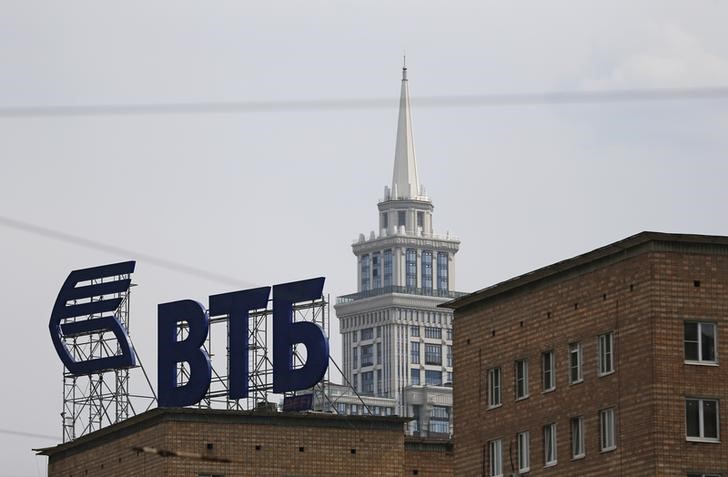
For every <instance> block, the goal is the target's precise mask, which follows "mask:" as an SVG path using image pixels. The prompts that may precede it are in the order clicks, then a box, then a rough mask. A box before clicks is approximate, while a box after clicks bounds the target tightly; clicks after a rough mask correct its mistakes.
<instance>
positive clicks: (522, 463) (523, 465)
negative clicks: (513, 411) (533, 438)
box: [518, 432, 530, 472]
mask: <svg viewBox="0 0 728 477" xmlns="http://www.w3.org/2000/svg"><path fill="white" fill-rule="evenodd" d="M528 440H529V439H528V432H521V433H519V434H518V470H519V471H521V472H524V471H527V470H528V468H529V466H530V462H529V461H530V457H529V449H528Z"/></svg>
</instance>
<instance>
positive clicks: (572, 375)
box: [569, 343, 583, 384]
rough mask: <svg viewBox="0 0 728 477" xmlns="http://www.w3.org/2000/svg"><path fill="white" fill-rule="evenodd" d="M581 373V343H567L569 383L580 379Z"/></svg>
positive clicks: (574, 382)
mask: <svg viewBox="0 0 728 477" xmlns="http://www.w3.org/2000/svg"><path fill="white" fill-rule="evenodd" d="M582 379H583V378H582V373H581V343H571V344H570V345H569V382H570V383H571V384H576V383H580V382H581V381H582Z"/></svg>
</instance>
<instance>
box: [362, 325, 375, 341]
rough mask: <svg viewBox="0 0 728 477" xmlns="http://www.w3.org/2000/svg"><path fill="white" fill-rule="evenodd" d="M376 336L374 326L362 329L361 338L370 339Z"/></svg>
mask: <svg viewBox="0 0 728 477" xmlns="http://www.w3.org/2000/svg"><path fill="white" fill-rule="evenodd" d="M372 338H374V328H364V329H363V330H361V340H362V341H364V340H370V339H372Z"/></svg>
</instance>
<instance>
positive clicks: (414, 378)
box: [410, 368, 420, 384]
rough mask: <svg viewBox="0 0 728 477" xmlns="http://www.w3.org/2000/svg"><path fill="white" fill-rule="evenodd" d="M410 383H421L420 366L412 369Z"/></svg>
mask: <svg viewBox="0 0 728 477" xmlns="http://www.w3.org/2000/svg"><path fill="white" fill-rule="evenodd" d="M410 384H420V370H419V369H418V368H412V369H410Z"/></svg>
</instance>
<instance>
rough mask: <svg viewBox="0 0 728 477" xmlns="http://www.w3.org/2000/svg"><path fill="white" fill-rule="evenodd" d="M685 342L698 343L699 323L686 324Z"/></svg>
mask: <svg viewBox="0 0 728 477" xmlns="http://www.w3.org/2000/svg"><path fill="white" fill-rule="evenodd" d="M685 341H695V342H697V341H698V324H697V323H685Z"/></svg>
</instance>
